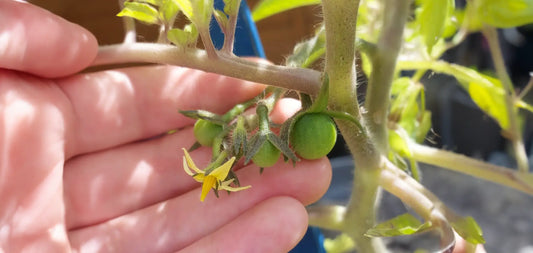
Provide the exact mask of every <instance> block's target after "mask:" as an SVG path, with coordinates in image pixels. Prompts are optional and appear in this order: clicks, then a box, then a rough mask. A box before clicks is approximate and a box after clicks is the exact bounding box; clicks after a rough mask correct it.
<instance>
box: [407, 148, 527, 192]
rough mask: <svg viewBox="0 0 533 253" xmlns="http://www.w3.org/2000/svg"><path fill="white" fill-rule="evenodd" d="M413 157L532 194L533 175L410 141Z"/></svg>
mask: <svg viewBox="0 0 533 253" xmlns="http://www.w3.org/2000/svg"><path fill="white" fill-rule="evenodd" d="M409 148H410V149H411V152H412V155H413V159H415V160H417V161H419V162H423V163H427V164H431V165H435V166H438V167H442V168H445V169H449V170H453V171H457V172H460V173H463V174H467V175H470V176H474V177H477V178H481V179H484V180H487V181H491V182H494V183H498V184H501V185H505V186H507V187H511V188H514V189H516V190H519V191H522V192H525V193H527V194H530V195H533V175H532V174H529V173H524V172H517V171H515V170H512V169H509V168H505V167H501V166H496V165H492V164H489V163H485V162H482V161H479V160H475V159H472V158H470V157H467V156H464V155H460V154H456V153H453V152H449V151H445V150H441V149H436V148H431V147H427V146H424V145H420V144H415V143H412V144H410V145H409Z"/></svg>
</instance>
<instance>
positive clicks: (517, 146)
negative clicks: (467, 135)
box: [483, 26, 529, 172]
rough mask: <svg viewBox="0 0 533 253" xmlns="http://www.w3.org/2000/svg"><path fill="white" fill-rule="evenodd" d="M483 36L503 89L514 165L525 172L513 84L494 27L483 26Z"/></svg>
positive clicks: (524, 152)
mask: <svg viewBox="0 0 533 253" xmlns="http://www.w3.org/2000/svg"><path fill="white" fill-rule="evenodd" d="M483 35H484V36H485V38H486V39H487V41H488V43H489V48H490V53H491V55H492V60H493V62H494V68H495V69H496V74H497V75H498V78H499V79H500V81H501V82H502V84H503V87H504V89H505V103H506V106H505V107H506V109H507V115H508V116H509V131H510V136H509V138H510V140H511V142H512V144H513V145H512V146H513V151H514V155H515V159H516V163H517V165H518V169H519V170H520V171H524V172H525V171H528V170H529V162H528V158H527V154H526V149H525V147H524V142H523V141H522V131H521V130H520V125H519V123H518V114H517V111H516V109H515V107H514V103H515V101H516V95H515V92H514V88H513V83H512V82H511V78H510V77H509V74H508V73H507V69H506V67H505V62H504V59H503V55H502V51H501V47H500V42H499V41H498V32H497V31H496V29H495V28H494V27H490V26H485V27H484V28H483Z"/></svg>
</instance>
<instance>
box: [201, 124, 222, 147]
mask: <svg viewBox="0 0 533 253" xmlns="http://www.w3.org/2000/svg"><path fill="white" fill-rule="evenodd" d="M220 132H222V126H221V125H217V124H215V123H213V122H210V121H207V120H204V119H199V120H197V121H196V123H194V137H195V138H196V140H197V141H198V142H199V143H200V144H202V146H208V147H211V146H213V140H214V139H215V137H217V135H219V134H220Z"/></svg>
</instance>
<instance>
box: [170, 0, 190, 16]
mask: <svg viewBox="0 0 533 253" xmlns="http://www.w3.org/2000/svg"><path fill="white" fill-rule="evenodd" d="M172 1H174V3H175V4H176V5H177V6H178V7H179V8H180V10H181V12H183V14H184V15H185V16H186V17H187V18H188V19H189V20H192V17H193V8H192V3H191V1H190V0H172Z"/></svg>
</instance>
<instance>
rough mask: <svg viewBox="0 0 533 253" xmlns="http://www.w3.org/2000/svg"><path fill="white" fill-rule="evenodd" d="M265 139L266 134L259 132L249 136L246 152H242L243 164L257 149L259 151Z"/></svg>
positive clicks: (246, 162)
mask: <svg viewBox="0 0 533 253" xmlns="http://www.w3.org/2000/svg"><path fill="white" fill-rule="evenodd" d="M266 140H267V136H266V135H265V134H261V133H259V132H258V133H256V134H254V135H253V136H252V137H251V138H250V141H249V142H248V146H247V148H246V152H245V153H244V164H248V163H249V162H250V161H251V160H252V158H253V156H254V155H255V154H256V153H257V151H259V149H260V148H261V146H263V143H264V142H265V141H266Z"/></svg>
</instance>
